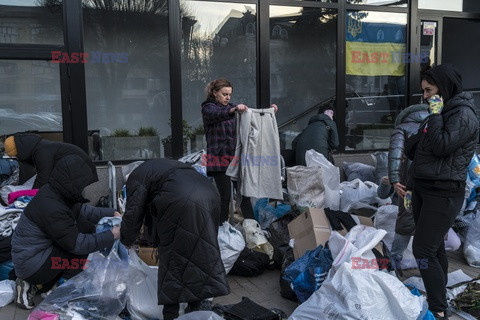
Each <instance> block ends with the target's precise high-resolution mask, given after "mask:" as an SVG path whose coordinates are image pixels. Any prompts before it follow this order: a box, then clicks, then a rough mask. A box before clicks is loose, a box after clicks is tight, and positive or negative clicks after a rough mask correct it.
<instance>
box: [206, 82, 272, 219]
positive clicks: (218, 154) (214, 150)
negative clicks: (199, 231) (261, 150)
mask: <svg viewBox="0 0 480 320" xmlns="http://www.w3.org/2000/svg"><path fill="white" fill-rule="evenodd" d="M232 92H233V86H232V84H231V83H230V82H229V81H228V80H226V79H223V78H220V79H216V80H213V81H211V82H210V83H208V84H207V86H206V88H205V94H206V100H205V101H204V102H203V103H202V117H203V126H204V128H205V136H206V139H207V155H206V158H205V162H206V165H207V174H208V175H209V176H211V177H213V179H214V180H215V184H216V185H217V189H218V192H219V193H220V200H221V205H220V221H219V224H221V223H222V222H223V221H227V220H228V216H229V204H230V200H231V199H230V198H231V191H230V190H231V187H230V184H231V182H230V177H228V176H227V175H226V174H225V173H226V171H227V168H228V165H229V164H230V162H231V161H232V160H233V156H234V155H235V148H236V142H237V137H236V121H235V113H236V112H240V113H243V112H245V111H247V110H248V107H247V106H246V105H244V104H237V105H235V104H233V103H231V102H230V99H231V97H232ZM272 107H273V108H274V109H275V111H277V109H278V107H277V106H276V105H275V104H272ZM240 209H241V210H242V215H243V217H244V218H247V219H254V214H253V208H252V204H251V202H250V198H248V197H244V196H242V200H241V205H240Z"/></svg>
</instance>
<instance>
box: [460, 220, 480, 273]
mask: <svg viewBox="0 0 480 320" xmlns="http://www.w3.org/2000/svg"><path fill="white" fill-rule="evenodd" d="M463 254H464V255H465V259H467V262H468V264H469V265H471V266H472V267H477V268H480V214H477V215H476V218H475V220H473V222H472V223H471V224H470V226H469V227H468V231H467V236H466V238H465V243H464V246H463Z"/></svg>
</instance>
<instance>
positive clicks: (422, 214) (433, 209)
mask: <svg viewBox="0 0 480 320" xmlns="http://www.w3.org/2000/svg"><path fill="white" fill-rule="evenodd" d="M464 196H465V182H460V181H426V180H418V179H416V180H415V181H414V183H413V191H412V211H413V217H414V219H415V224H416V229H415V234H414V238H413V254H414V256H415V258H416V259H417V261H418V265H419V269H420V274H421V275H422V279H423V282H424V284H425V290H426V292H427V301H428V306H429V309H430V310H432V311H434V312H443V311H445V310H446V309H447V307H448V305H447V298H446V286H447V280H448V279H447V274H448V258H447V254H446V253H445V244H444V238H445V235H446V234H447V232H448V229H450V227H451V226H452V224H453V221H454V220H455V218H456V217H457V215H458V213H459V212H460V210H461V208H462V205H463V201H464Z"/></svg>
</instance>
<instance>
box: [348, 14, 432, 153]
mask: <svg viewBox="0 0 480 320" xmlns="http://www.w3.org/2000/svg"><path fill="white" fill-rule="evenodd" d="M406 23H407V16H406V14H402V13H385V12H384V13H379V12H371V11H349V12H348V17H347V22H346V25H347V28H346V60H347V61H346V114H345V126H346V137H345V138H346V148H347V149H357V150H360V149H383V148H385V149H386V148H388V146H389V141H390V134H391V131H392V129H393V127H394V122H395V118H396V116H397V115H398V114H399V113H400V111H401V110H402V109H403V108H404V107H405V96H404V95H405V84H406V65H407V64H408V63H420V62H421V60H422V59H424V58H425V57H422V56H421V55H413V54H410V53H408V52H405V50H406Z"/></svg>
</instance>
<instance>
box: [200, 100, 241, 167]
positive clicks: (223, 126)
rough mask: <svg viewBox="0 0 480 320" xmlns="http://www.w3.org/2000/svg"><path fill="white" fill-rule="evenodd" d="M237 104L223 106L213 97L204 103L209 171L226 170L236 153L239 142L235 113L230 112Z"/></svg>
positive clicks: (204, 124)
mask: <svg viewBox="0 0 480 320" xmlns="http://www.w3.org/2000/svg"><path fill="white" fill-rule="evenodd" d="M234 107H235V105H234V104H231V103H229V104H228V105H227V106H223V105H221V104H220V103H218V102H216V101H215V100H213V99H209V100H207V101H205V102H204V103H202V117H203V126H204V128H205V137H206V140H207V155H206V158H205V161H204V162H206V164H207V171H226V170H227V167H228V165H229V164H230V161H231V160H232V157H233V156H234V154H235V147H236V143H237V138H236V132H235V130H236V123H235V113H233V114H230V113H229V111H230V109H231V108H234Z"/></svg>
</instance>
